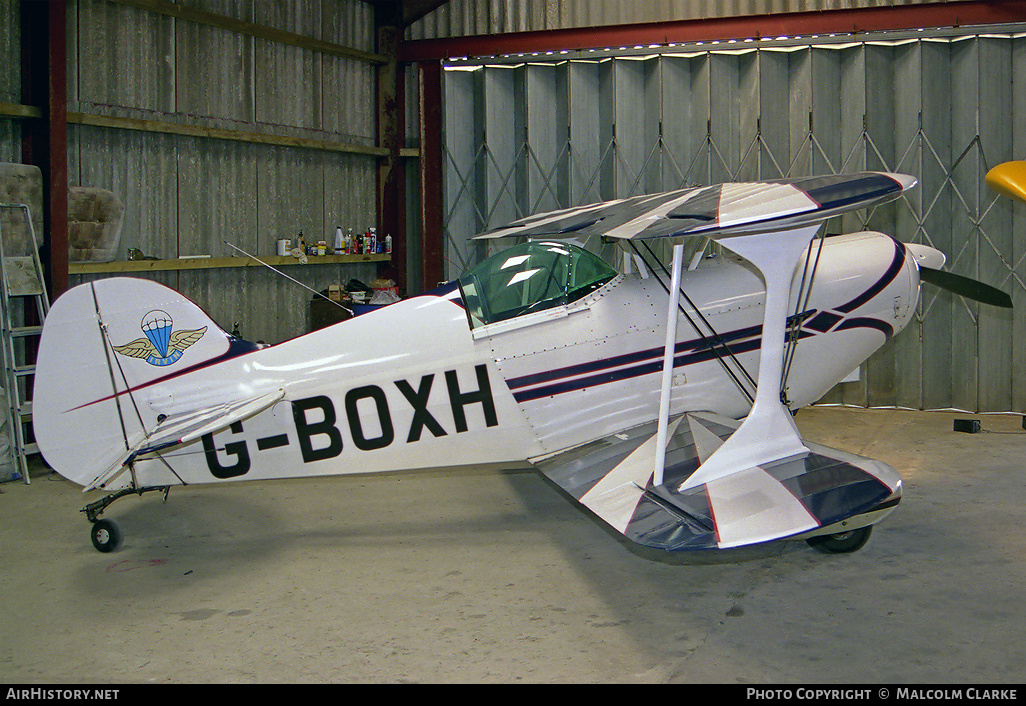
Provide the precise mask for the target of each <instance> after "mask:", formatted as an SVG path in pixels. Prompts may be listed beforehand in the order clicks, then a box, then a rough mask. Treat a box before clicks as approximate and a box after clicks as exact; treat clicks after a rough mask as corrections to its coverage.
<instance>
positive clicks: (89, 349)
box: [33, 278, 233, 485]
mask: <svg viewBox="0 0 1026 706" xmlns="http://www.w3.org/2000/svg"><path fill="white" fill-rule="evenodd" d="M232 340H233V339H232V338H231V337H230V336H229V335H228V334H227V333H225V332H224V331H223V330H221V328H219V327H218V326H217V324H215V323H214V322H213V321H212V320H211V319H210V317H208V316H207V315H206V314H205V313H204V312H203V311H202V310H201V309H200V308H199V307H198V306H196V304H194V303H193V302H191V301H189V300H188V299H186V298H185V297H184V296H182V295H181V294H179V293H178V292H175V291H174V290H172V289H169V288H167V287H165V286H163V285H161V284H157V283H155V282H151V281H148V280H142V279H128V278H111V279H105V280H99V281H96V282H89V283H86V284H82V285H79V286H78V287H75V288H73V289H71V290H69V291H68V292H66V293H65V294H64V295H63V296H61V297H60V298H59V299H58V300H57V301H56V302H55V303H54V305H53V306H52V308H51V309H50V312H49V314H48V316H47V318H46V322H45V323H44V326H43V333H42V338H41V340H40V345H39V354H38V357H37V362H36V379H35V380H36V381H35V388H34V392H33V425H34V427H35V434H36V441H37V443H38V444H39V449H40V451H41V452H42V454H43V457H44V458H45V459H46V461H47V463H49V464H50V466H51V467H52V468H54V469H55V470H56V471H58V472H59V473H60V474H61V475H63V476H65V477H66V478H68V479H69V480H72V481H75V482H77V483H79V484H80V485H86V484H88V483H90V482H91V481H92V480H93V479H95V478H96V477H97V475H98V474H100V473H103V472H104V471H105V470H106V469H108V468H109V467H110V466H111V465H112V464H118V459H119V458H124V456H125V454H126V451H129V450H131V449H132V448H133V446H134V445H137V444H138V443H139V441H140V440H141V439H145V438H146V437H147V436H148V435H149V433H150V432H151V431H152V430H153V429H154V428H155V427H156V426H157V424H158V418H159V417H161V416H163V415H169V414H171V413H173V412H174V410H175V408H176V406H177V404H178V403H180V402H181V400H175V399H174V396H175V394H176V392H174V391H172V389H171V386H170V385H169V384H167V383H169V382H170V381H171V380H172V379H176V378H180V377H181V376H182V374H183V373H184V372H188V371H189V370H191V369H195V368H196V367H197V366H204V365H206V364H209V363H210V362H211V361H213V360H217V359H219V358H222V357H223V356H225V355H226V354H228V353H229V350H230V349H231V344H232ZM176 389H177V390H181V387H180V386H176ZM183 392H184V391H183Z"/></svg>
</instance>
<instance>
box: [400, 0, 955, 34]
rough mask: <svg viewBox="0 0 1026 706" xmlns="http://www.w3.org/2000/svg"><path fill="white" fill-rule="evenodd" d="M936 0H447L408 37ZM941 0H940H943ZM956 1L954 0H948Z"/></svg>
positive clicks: (547, 28)
mask: <svg viewBox="0 0 1026 706" xmlns="http://www.w3.org/2000/svg"><path fill="white" fill-rule="evenodd" d="M936 1H937V0H632V1H631V2H624V1H623V0H489V1H488V2H482V1H481V0H450V1H449V2H447V3H445V5H443V6H442V7H440V8H438V9H437V10H435V11H434V12H432V13H430V14H428V15H427V16H425V17H424V18H423V19H421V20H419V21H417V22H415V23H413V25H411V26H410V28H409V29H408V31H407V38H408V39H434V38H437V37H464V36H471V35H478V34H501V33H505V32H528V31H534V30H554V29H570V28H574V27H601V26H606V25H620V24H637V23H642V22H666V21H671V20H697V19H708V18H712V17H736V16H745V15H764V14H769V13H781V12H812V11H817V10H838V9H856V8H861V7H880V6H886V5H918V4H923V3H927V2H936ZM941 1H944V0H941ZM948 1H955V2H957V0H948Z"/></svg>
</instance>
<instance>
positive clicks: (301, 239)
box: [297, 231, 306, 255]
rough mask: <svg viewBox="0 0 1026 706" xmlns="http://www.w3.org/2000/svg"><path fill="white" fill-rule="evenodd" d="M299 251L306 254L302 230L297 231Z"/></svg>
mask: <svg viewBox="0 0 1026 706" xmlns="http://www.w3.org/2000/svg"><path fill="white" fill-rule="evenodd" d="M297 242H298V243H299V252H301V253H303V254H304V255H306V238H304V237H303V231H299V240H298V241H297Z"/></svg>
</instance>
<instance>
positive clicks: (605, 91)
mask: <svg viewBox="0 0 1026 706" xmlns="http://www.w3.org/2000/svg"><path fill="white" fill-rule="evenodd" d="M460 68H461V69H462V70H449V71H446V72H445V74H444V83H445V86H444V96H445V101H446V111H445V148H446V157H445V162H446V163H445V169H446V172H445V187H446V205H445V213H446V214H447V217H446V218H447V219H446V228H447V231H448V236H449V241H448V250H447V257H448V259H449V261H448V263H447V265H448V266H449V268H450V270H449V272H450V274H452V275H455V274H458V271H459V270H461V269H462V268H463V267H465V266H466V265H467V264H470V263H472V262H474V261H475V259H476V258H477V257H479V256H480V253H478V252H475V251H474V250H473V248H475V247H478V248H479V247H481V246H468V245H467V244H466V238H467V237H469V236H470V235H473V234H474V233H476V232H480V231H481V230H484V229H485V228H486V227H492V226H496V225H499V224H501V223H504V222H507V221H509V220H512V219H514V218H516V217H518V216H521V215H526V214H528V213H532V212H539V211H543V210H549V209H553V208H561V207H569V206H573V205H579V204H584V203H590V202H594V201H598V200H605V199H611V198H622V197H627V196H632V195H636V194H641V193H651V192H657V191H664V190H669V189H675V188H680V187H681V186H683V185H688V184H707V183H715V182H720V181H733V180H747V179H756V178H776V177H782V176H801V175H808V174H822V173H831V172H844V171H857V170H861V169H881V170H887V171H902V172H907V173H911V174H914V175H917V176H918V177H919V179H920V182H921V183H920V186H919V187H918V188H917V189H916V190H915V191H914V192H912V194H911V196H909V197H907V198H903V199H902V200H901V201H899V202H895V204H893V205H888V206H886V207H882V208H880V209H877V210H876V211H875V212H874V213H873V214H872V217H871V218H869V220H868V223H862V222H859V221H858V219H855V218H853V217H848V218H847V220H846V221H845V222H844V223H843V224H830V225H829V227H830V228H831V229H832V230H833V231H834V232H838V231H839V230H840V229H841V227H842V225H843V228H844V229H845V230H854V229H858V228H861V227H863V226H864V225H865V226H868V227H870V228H874V229H878V230H882V231H885V232H889V233H892V234H894V235H896V236H897V237H899V238H900V239H902V240H905V241H907V242H913V241H914V242H927V243H930V244H932V245H934V246H936V247H938V248H940V249H942V250H944V251H945V252H946V253H947V254H948V257H949V269H950V270H952V271H953V272H956V273H959V274H963V275H968V276H971V277H975V278H979V279H982V280H984V281H987V282H989V283H991V284H993V285H996V286H998V287H1001V288H1003V289H1005V290H1006V291H1009V292H1010V293H1011V294H1012V296H1013V299H1014V301H1015V303H1016V306H1017V308H1016V309H1015V310H1014V313H1013V312H1010V311H1008V310H995V309H994V308H992V307H984V306H978V305H975V304H972V303H969V302H966V301H963V300H962V299H961V298H953V297H952V296H951V295H949V294H946V293H943V292H939V291H937V290H935V289H926V290H925V291H924V296H923V298H922V304H921V307H920V312H919V316H918V317H917V321H915V322H914V323H913V324H912V325H911V326H910V328H909V330H906V331H905V332H904V333H903V334H902V335H901V336H898V337H896V338H895V339H894V340H892V341H891V342H890V343H888V344H887V346H886V347H885V348H884V350H883V351H881V352H880V353H878V354H877V355H876V356H875V357H873V358H872V359H871V360H870V361H869V362H868V363H867V364H866V365H865V366H864V370H863V376H862V380H861V381H860V382H858V383H847V384H844V385H841V386H839V387H838V388H837V389H835V390H834V391H833V392H831V393H830V394H829V395H828V397H827V401H832V402H844V403H849V404H855V405H869V406H901V407H910V408H917V409H918V408H924V409H936V408H957V409H964V410H973V411H976V410H980V411H1007V410H1016V411H1022V410H1026V375H1024V374H1023V373H1024V371H1026V355H1024V354H1023V351H1024V350H1026V345H1024V343H1026V266H1024V259H1026V258H1024V255H1026V239H1024V226H1026V207H1024V206H1023V205H1022V204H1018V205H1017V206H1015V207H1013V204H1012V203H1011V202H1010V201H1009V200H1008V199H1005V198H1003V197H997V196H996V195H995V194H993V193H992V192H990V191H988V189H987V188H986V187H985V185H984V183H983V176H984V174H985V173H986V171H987V168H988V167H990V166H993V165H995V164H998V163H1000V162H1002V161H1005V160H1009V159H1013V158H1019V159H1022V158H1024V157H1026V98H1024V95H1026V91H1024V90H1023V84H1024V83H1026V37H1023V36H1021V35H1013V34H1005V35H995V36H969V37H949V38H936V39H920V40H910V41H902V42H873V41H865V42H858V43H851V44H835V45H822V46H797V47H786V48H781V49H778V50H766V49H761V50H755V49H752V50H742V51H695V52H692V53H688V54H677V55H671V54H663V55H655V56H651V57H648V58H636V57H632V58H614V59H605V60H601V61H577V60H574V61H563V62H559V63H532V64H519V65H501V66H500V65H490V66H478V67H468V66H463V67H460ZM608 254H609V253H607V255H608ZM613 257H615V255H613Z"/></svg>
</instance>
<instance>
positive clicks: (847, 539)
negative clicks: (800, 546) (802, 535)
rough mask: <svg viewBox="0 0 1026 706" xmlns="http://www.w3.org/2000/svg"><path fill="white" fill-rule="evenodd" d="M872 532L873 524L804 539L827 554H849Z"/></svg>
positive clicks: (858, 547) (860, 546) (860, 545)
mask: <svg viewBox="0 0 1026 706" xmlns="http://www.w3.org/2000/svg"><path fill="white" fill-rule="evenodd" d="M872 533H873V526H872V525H868V526H866V527H860V528H859V529H854V530H850V531H848V532H839V533H837V534H824V535H822V536H820V537H812V538H810V539H806V540H805V541H806V542H807V543H808V545H809V546H810V547H812V548H814V549H818V550H819V551H821V552H825V553H827V554H850V553H851V552H855V551H858V550H859V549H862V547H864V546H865V545H866V542H868V541H869V535H870V534H872Z"/></svg>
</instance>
